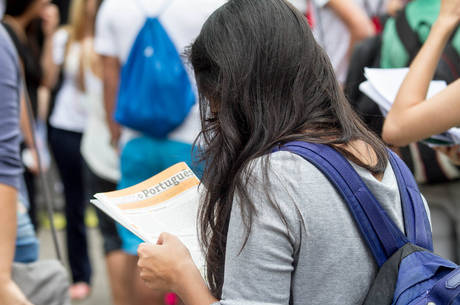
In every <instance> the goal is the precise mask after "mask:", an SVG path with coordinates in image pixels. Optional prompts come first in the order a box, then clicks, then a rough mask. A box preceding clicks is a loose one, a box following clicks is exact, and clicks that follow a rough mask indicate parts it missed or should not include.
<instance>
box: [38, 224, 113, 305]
mask: <svg viewBox="0 0 460 305" xmlns="http://www.w3.org/2000/svg"><path fill="white" fill-rule="evenodd" d="M88 233H89V244H90V245H89V248H90V255H91V262H92V266H93V288H92V294H91V296H90V297H89V298H88V299H87V300H85V301H83V302H74V303H73V304H74V305H106V304H107V305H110V304H112V303H111V301H110V292H109V286H108V280H107V276H106V270H105V263H104V257H103V254H102V244H101V236H100V234H99V231H98V230H97V229H89V230H88ZM39 239H40V258H55V257H56V255H55V252H54V246H53V241H52V237H51V231H50V230H47V229H41V230H40V232H39ZM59 241H60V246H61V251H62V252H63V253H64V252H65V246H64V234H63V231H60V232H59ZM63 256H65V254H64V255H63ZM65 265H66V267H67V268H68V264H67V262H65Z"/></svg>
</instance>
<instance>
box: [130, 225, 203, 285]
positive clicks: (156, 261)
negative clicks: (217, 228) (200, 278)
mask: <svg viewBox="0 0 460 305" xmlns="http://www.w3.org/2000/svg"><path fill="white" fill-rule="evenodd" d="M137 253H138V255H139V261H138V263H137V265H138V266H139V268H140V276H141V278H142V280H143V281H144V282H145V284H146V285H147V287H149V288H151V289H154V290H161V291H165V292H166V291H172V292H175V293H177V292H178V290H180V288H181V287H180V285H181V283H180V282H181V279H182V278H184V274H188V273H195V272H196V269H197V268H196V266H195V264H194V262H193V260H192V257H191V255H190V252H189V251H188V249H187V248H186V247H185V246H184V244H183V243H182V242H181V241H180V240H179V239H178V238H177V237H176V236H174V235H171V234H168V233H162V234H161V235H160V237H159V238H158V242H157V244H156V245H153V244H146V243H144V244H141V245H140V246H139V248H138V250H137Z"/></svg>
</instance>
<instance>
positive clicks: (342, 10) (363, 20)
mask: <svg viewBox="0 0 460 305" xmlns="http://www.w3.org/2000/svg"><path fill="white" fill-rule="evenodd" d="M326 6H327V7H328V8H330V9H332V10H333V11H334V13H335V14H336V15H337V16H338V17H339V18H340V19H341V20H342V21H343V23H344V24H345V26H346V27H347V28H348V31H349V32H350V45H349V47H348V52H347V54H348V56H351V52H352V51H353V47H354V45H355V44H356V43H357V42H359V41H361V40H363V39H366V38H368V37H371V36H373V35H375V27H374V24H373V23H372V20H371V19H370V18H369V17H368V16H367V14H366V12H365V11H364V10H363V9H362V8H361V7H360V6H359V5H357V4H356V3H355V2H354V1H353V0H329V1H328V2H327V3H326Z"/></svg>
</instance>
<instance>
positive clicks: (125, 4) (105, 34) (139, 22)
mask: <svg viewBox="0 0 460 305" xmlns="http://www.w3.org/2000/svg"><path fill="white" fill-rule="evenodd" d="M166 1H168V2H169V4H167V2H166ZM225 2H226V1H225V0H161V1H160V0H130V1H127V0H105V1H104V2H103V3H102V5H101V8H100V10H99V13H98V16H97V20H96V37H95V50H96V52H97V53H99V54H101V55H105V56H113V57H116V58H118V59H119V60H120V63H121V64H122V65H123V64H124V63H125V62H126V60H127V58H128V55H129V53H130V51H131V47H132V45H133V43H134V40H135V39H136V37H137V35H138V33H139V31H140V29H141V28H142V26H143V25H144V22H145V19H146V17H147V16H151V17H153V16H155V15H156V14H158V12H159V11H161V10H163V8H164V7H165V4H166V5H167V6H166V9H164V10H163V12H162V13H161V15H160V17H159V20H160V22H161V24H162V25H163V27H164V28H165V30H166V31H167V33H168V35H169V37H170V38H171V40H172V41H173V43H174V44H175V46H176V48H177V50H178V51H179V54H182V53H183V51H184V50H185V47H187V46H189V45H190V44H191V43H192V42H193V41H194V39H195V38H196V37H197V36H198V34H199V33H200V30H201V27H202V26H203V24H204V22H205V21H206V19H207V18H208V17H209V16H210V14H211V13H212V12H213V11H215V10H216V9H217V8H219V7H220V6H221V5H223V4H224V3H225ZM185 66H186V67H187V68H188V69H189V67H188V65H185ZM188 72H189V73H190V76H191V79H194V78H193V74H192V72H191V71H190V70H188ZM200 130H201V125H200V118H199V111H198V103H196V104H195V106H194V107H193V108H192V109H191V111H190V113H189V115H188V117H187V118H186V119H185V121H184V122H183V123H182V125H181V126H179V127H178V128H177V129H176V130H174V131H173V132H171V133H170V134H169V136H168V138H169V139H172V140H177V141H181V142H185V143H192V142H193V141H194V140H195V138H196V136H197V135H198V133H199V132H200Z"/></svg>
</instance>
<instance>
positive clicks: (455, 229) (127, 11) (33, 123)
mask: <svg viewBox="0 0 460 305" xmlns="http://www.w3.org/2000/svg"><path fill="white" fill-rule="evenodd" d="M259 1H264V0H259ZM286 1H288V2H290V3H291V4H292V5H293V6H294V7H295V8H296V9H298V10H299V11H300V12H301V13H302V14H303V15H304V16H305V18H306V19H307V20H308V22H309V25H310V27H311V29H312V31H313V34H314V37H315V39H316V41H317V42H318V43H319V45H320V46H321V47H322V49H323V50H324V51H325V52H326V53H327V55H328V56H329V58H330V60H331V63H332V66H333V68H334V72H335V75H336V77H337V80H338V82H339V84H340V86H341V89H343V90H344V92H345V93H346V95H347V97H348V98H349V101H350V103H351V105H352V106H353V108H354V109H355V110H356V112H357V113H358V114H359V115H360V116H361V117H362V119H363V121H364V122H365V123H366V125H367V126H368V127H369V128H370V129H371V130H372V131H374V132H375V133H376V134H377V135H378V136H380V137H382V132H383V139H384V140H385V141H386V142H387V144H389V145H390V144H395V145H394V146H392V148H393V149H394V151H396V152H397V153H398V154H399V155H400V156H401V158H402V159H403V160H404V161H405V162H406V164H407V165H408V166H409V168H410V169H411V171H412V173H413V174H414V176H415V177H416V179H417V182H418V183H419V186H420V189H421V192H422V193H423V195H424V196H425V198H426V201H427V202H428V205H429V207H430V210H431V221H432V228H433V239H434V247H435V252H437V253H439V254H440V255H442V256H443V257H445V258H448V259H450V260H452V261H454V262H456V263H460V240H459V238H460V219H459V217H460V209H459V207H460V167H459V165H460V162H459V158H458V148H457V147H450V148H449V149H446V148H443V149H438V150H435V149H433V148H431V147H429V146H427V145H425V144H424V143H422V142H418V141H420V140H422V139H424V138H425V137H427V136H429V135H430V134H435V133H440V132H442V131H444V130H446V129H448V128H449V127H452V126H455V125H456V124H457V122H458V121H459V120H458V118H457V119H456V121H455V120H454V119H453V120H454V121H452V122H455V123H452V124H450V125H446V124H441V125H440V126H441V127H433V128H434V129H433V130H432V131H431V130H424V131H423V132H422V131H420V132H419V131H418V130H419V129H413V130H412V129H410V131H408V132H406V133H404V132H402V131H401V130H406V129H407V128H409V127H408V125H401V123H400V122H402V121H405V120H408V121H409V120H412V121H413V122H416V121H421V120H424V117H422V116H417V117H414V118H411V116H410V115H409V114H404V115H403V114H399V116H398V117H396V118H393V115H394V116H397V115H398V114H397V113H396V114H394V113H391V112H390V115H392V116H391V117H390V116H389V117H388V118H389V119H388V121H387V122H386V123H385V124H387V125H386V126H384V125H383V124H384V117H383V116H382V114H381V112H380V111H379V109H378V107H377V106H376V105H375V104H374V103H373V102H372V101H370V100H369V98H367V97H366V96H364V95H363V94H362V93H361V92H360V91H359V88H358V87H359V84H360V83H361V82H362V81H363V80H364V75H363V68H364V67H366V66H367V67H376V68H399V67H408V66H409V65H410V64H411V63H416V62H417V61H414V58H415V57H416V55H417V53H418V51H419V50H420V49H421V48H422V46H423V45H424V43H425V41H427V39H430V36H429V35H430V30H432V29H433V25H434V24H435V21H436V19H437V18H438V15H439V10H440V3H441V1H440V0H412V1H410V0H286ZM225 2H226V1H225V0H174V1H173V0H166V1H163V0H131V1H126V0H55V1H50V0H0V16H2V18H1V26H0V48H1V49H2V51H0V198H2V199H1V201H2V202H1V205H2V213H0V224H1V225H0V226H2V230H0V235H5V236H0V278H1V279H3V278H6V279H11V270H12V268H13V269H14V266H13V267H11V266H12V261H14V262H16V263H22V264H30V263H33V262H35V261H37V260H38V247H39V241H38V239H37V237H36V234H35V233H34V231H36V230H38V229H39V228H40V227H41V223H40V221H39V218H38V217H37V215H38V213H39V212H40V210H44V209H45V207H44V206H40V205H39V204H38V203H37V196H38V195H37V193H43V192H44V191H43V190H42V187H43V185H42V184H40V182H39V180H38V177H39V175H40V173H41V172H46V171H47V170H49V169H50V168H56V169H57V172H58V177H59V179H60V181H61V183H62V186H63V197H64V201H65V204H64V213H65V218H66V227H65V234H66V239H65V240H66V243H65V253H66V256H67V260H68V263H69V270H70V275H69V278H70V285H69V286H68V293H69V296H70V298H71V299H72V300H83V299H86V298H88V297H89V296H90V294H91V287H92V277H93V274H92V262H91V258H90V255H89V249H88V245H89V243H88V240H87V232H86V231H87V228H86V226H85V215H86V214H85V211H86V209H87V208H88V206H89V201H90V199H91V198H92V196H93V195H94V194H96V193H100V192H106V191H111V190H115V189H117V188H125V187H128V186H132V185H134V184H137V183H139V182H141V181H143V180H145V179H147V178H149V177H151V176H153V175H155V174H157V173H159V172H161V171H162V170H164V169H166V168H168V167H170V166H171V165H173V164H175V163H177V162H181V161H185V162H187V164H189V166H190V167H191V168H192V169H193V170H194V172H196V173H197V174H199V173H201V172H202V168H203V167H204V166H205V164H200V163H199V162H198V161H197V160H196V156H197V154H196V151H195V150H194V146H193V143H194V140H195V138H196V137H197V136H198V135H199V133H200V131H201V127H202V125H201V123H200V119H201V117H200V114H201V116H203V111H204V112H206V111H208V110H204V109H201V113H200V109H199V107H198V103H195V100H196V99H198V92H197V91H196V89H195V87H196V80H195V77H194V73H193V71H192V70H191V67H190V65H189V64H188V63H187V61H186V59H185V56H184V55H183V53H184V52H185V51H186V49H187V47H188V46H189V45H190V44H191V43H192V42H193V41H194V39H195V38H196V37H197V36H198V34H199V33H200V30H201V28H202V26H203V24H204V22H205V21H206V19H207V18H208V17H209V15H211V13H212V12H213V11H215V10H216V9H217V8H219V7H220V6H221V5H223V4H224V3H225ZM401 16H403V17H401ZM401 19H404V21H405V22H406V23H407V24H408V26H409V28H410V30H411V31H412V32H411V33H410V34H408V33H407V32H402V31H401V30H400V23H401ZM146 20H147V21H148V20H159V21H160V22H161V24H162V30H160V29H159V28H157V27H155V26H154V25H148V23H147V22H146ZM151 29H155V30H156V32H155V34H156V35H160V36H161V35H163V34H164V33H167V34H166V36H168V37H167V38H164V39H162V40H160V41H156V43H158V44H160V47H157V48H153V49H148V48H146V49H139V48H138V47H137V46H138V44H139V40H140V39H141V38H142V35H141V34H142V33H144V32H145V31H149V30H151ZM401 33H402V35H415V40H416V42H417V43H416V46H413V45H412V46H407V44H406V41H408V40H410V39H412V36H411V37H405V36H401ZM439 35H441V34H439ZM445 35H447V36H446V37H447V38H446V41H445V44H447V45H450V46H451V49H452V50H454V51H453V52H454V55H453V56H454V57H453V58H454V59H453V62H449V61H447V63H448V64H447V66H448V67H438V62H437V61H436V62H435V63H433V64H431V65H432V66H433V67H432V71H430V70H422V69H421V68H419V69H420V70H418V72H413V73H414V75H413V76H412V74H410V75H409V76H411V77H414V80H412V82H413V83H415V84H423V83H426V82H427V81H429V80H431V79H432V77H431V76H430V75H433V74H434V73H435V72H434V70H436V69H437V70H436V71H437V72H439V73H437V74H436V77H435V78H436V79H442V80H445V81H446V82H447V83H448V84H450V83H455V81H456V80H457V79H458V77H459V73H460V62H459V61H457V62H455V60H458V59H459V58H460V34H459V31H458V26H457V25H455V26H454V27H452V29H450V30H449V32H448V33H447V34H445ZM432 40H434V39H432ZM432 44H435V42H432ZM171 46H172V47H173V48H175V50H176V52H175V54H174V56H169V55H168V56H169V57H167V58H166V57H164V58H161V54H162V53H161V50H160V49H161V48H162V47H164V48H168V47H171ZM235 47H238V46H235ZM409 48H410V49H409ZM3 49H5V50H6V51H5V50H3ZM443 49H444V48H440V50H441V51H438V53H439V52H441V53H442V50H443ZM156 52H158V54H160V55H158V56H160V59H159V60H158V61H157V62H156V67H154V68H152V70H149V68H150V66H148V67H143V66H142V59H140V57H150V56H154V55H156V54H157V53H156ZM455 52H456V54H455ZM433 54H434V53H433ZM433 54H428V55H426V56H427V57H426V58H431V57H436V56H435V55H433ZM439 56H441V55H439ZM455 56H456V57H455ZM444 57H445V56H444ZM444 57H443V58H444ZM418 60H419V61H421V62H425V63H426V60H424V59H418ZM168 67H174V68H172V69H173V70H174V71H175V72H174V73H169V72H165V71H166V70H168ZM428 68H429V67H428ZM428 68H427V69H428ZM415 69H417V67H415ZM443 69H444V70H446V71H448V72H446V73H443V71H444V70H443ZM449 69H450V70H449ZM180 73H182V74H181V75H180V76H178V74H180ZM417 74H418V75H420V74H423V75H428V76H429V77H428V79H427V80H420V79H416V77H417ZM168 77H171V78H173V79H175V80H177V82H176V84H174V88H172V89H171V88H170V91H172V92H173V93H171V94H170V93H162V92H163V91H165V92H166V91H167V90H165V89H164V88H162V86H167V85H170V84H168V83H167V81H164V82H162V81H163V80H164V79H167V78H168ZM146 79H149V80H150V79H155V80H156V82H157V84H156V85H155V87H151V86H150V85H149V83H148V81H147V80H146ZM179 80H180V81H179ZM410 81H411V80H410V79H409V80H407V84H406V83H405V85H407V86H409V85H410ZM456 83H457V86H456V89H455V88H454V89H450V90H451V92H450V94H451V95H455V96H456V98H457V99H458V97H459V91H458V88H459V87H458V81H457V82H456ZM164 84H167V85H164ZM449 87H450V86H448V88H449ZM402 89H404V88H402ZM413 90H414V89H413V88H408V89H406V91H405V92H402V93H401V92H400V95H399V96H398V98H400V99H407V98H413V95H416V94H415V93H413V92H414V91H413ZM420 90H421V91H422V92H423V88H421V89H420ZM155 92H160V94H157V93H155ZM425 93H426V89H425ZM168 94H169V95H168ZM448 94H449V92H448ZM419 95H420V94H419ZM422 95H423V94H422ZM446 96H447V97H446V98H449V95H446ZM139 97H143V98H145V99H149V98H151V99H157V101H156V102H155V103H150V104H149V103H145V102H143V103H135V102H134V101H133V99H139ZM168 99H183V100H184V103H183V104H181V106H183V108H182V109H178V108H174V107H173V108H171V109H169V110H170V112H169V113H168V114H166V116H168V115H169V117H168V118H167V119H164V117H165V114H157V113H154V114H150V113H149V111H150V109H149V108H148V107H155V105H157V104H161V103H165V102H167V101H168ZM423 99H425V96H423V98H422V100H423ZM7 102H8V103H10V104H7ZM130 104H132V106H129V105H130ZM412 104H415V101H414V102H413V103H412ZM395 105H396V103H395ZM28 107H30V109H31V110H32V111H30V112H28V111H27V108H28ZM175 107H178V106H175ZM398 107H399V106H398ZM401 107H402V106H401ZM407 107H409V106H407ZM398 109H399V108H398ZM398 109H396V110H395V111H397V110H398ZM401 109H402V108H401ZM210 111H214V110H213V109H210ZM401 111H402V110H401ZM144 113H145V115H146V116H149V115H151V116H153V117H154V116H155V115H159V118H160V119H164V120H163V121H158V122H156V125H155V124H151V125H148V124H147V123H144V122H143V121H142V120H143V114H144ZM457 113H458V110H457ZM161 115H162V116H161ZM160 119H159V120H160ZM166 124H169V125H168V126H167V127H165V128H166V129H165V130H162V128H163V127H164V126H165V125H166ZM389 124H393V126H388V125H389ZM398 124H400V125H398ZM407 124H409V123H407ZM414 124H415V123H414ZM396 125H398V126H396ZM395 126H396V127H395ZM422 127H423V126H422ZM422 127H420V128H422ZM395 128H399V129H395ZM414 128H415V127H414ZM442 128H444V129H442ZM152 130H154V131H152ZM395 130H396V131H395ZM407 130H409V129H407ZM430 132H431V133H430ZM395 134H396V135H397V136H395ZM405 134H407V140H406V139H401V137H404V135H405ZM413 135H419V136H416V137H414V136H413ZM15 145H16V146H17V148H16V146H15ZM396 146H398V147H396ZM39 161H40V162H39ZM22 168H24V171H22ZM48 183H51V184H52V183H55V182H54V181H48ZM3 186H4V187H3ZM16 190H17V194H18V195H17V197H16ZM8 194H9V195H8ZM8 196H9V197H8ZM3 200H5V202H6V201H7V200H10V202H11V203H12V204H11V205H10V207H11V211H9V212H3V209H4V208H3V206H8V205H7V203H4V202H3ZM18 203H19V204H18ZM18 206H19V207H18ZM5 211H6V210H5ZM96 212H97V217H98V226H99V231H100V233H101V236H102V240H103V244H102V245H101V249H100V251H103V253H104V255H105V263H106V266H107V277H108V279H109V283H110V288H111V292H110V299H107V304H115V305H135V304H156V305H159V304H179V303H180V301H179V299H178V298H177V297H176V296H175V295H174V294H169V293H168V294H166V295H165V294H164V293H163V292H158V291H155V290H152V289H149V288H148V287H147V286H146V285H145V284H144V282H143V281H142V279H141V278H140V276H139V273H138V271H137V261H138V256H137V249H138V246H139V244H140V243H141V242H142V241H141V240H139V239H138V238H137V237H136V236H134V235H133V234H132V233H130V232H129V231H127V230H126V229H125V228H123V227H121V226H120V225H118V224H116V223H115V222H114V221H113V220H112V219H111V218H109V217H108V216H106V215H105V214H103V213H102V212H101V211H99V210H98V209H97V210H96ZM16 215H17V217H16ZM13 218H14V219H17V220H16V221H13V220H12V219H13ZM3 226H5V228H3ZM7 226H8V227H7ZM4 283H6V284H5V285H4ZM16 284H17V286H16ZM16 284H13V283H12V282H11V280H9V281H8V280H7V281H3V280H1V281H0V304H5V305H12V304H29V303H28V301H27V300H26V298H27V296H26V293H25V292H24V291H23V292H24V293H22V292H21V289H22V288H21V284H20V283H16ZM18 287H19V288H18ZM66 289H67V288H66ZM30 302H32V300H30ZM48 304H58V303H51V302H50V303H48Z"/></svg>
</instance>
